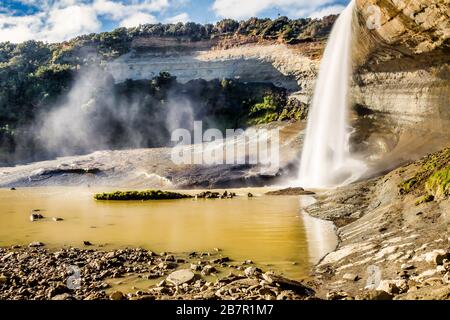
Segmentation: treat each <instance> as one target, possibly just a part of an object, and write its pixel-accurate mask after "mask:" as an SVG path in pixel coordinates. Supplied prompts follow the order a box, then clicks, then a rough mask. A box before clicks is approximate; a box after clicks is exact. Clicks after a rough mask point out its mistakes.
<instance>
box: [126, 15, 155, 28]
mask: <svg viewBox="0 0 450 320" xmlns="http://www.w3.org/2000/svg"><path fill="white" fill-rule="evenodd" d="M155 22H157V19H156V18H155V17H154V16H152V15H151V14H148V13H142V12H138V13H135V14H133V15H131V16H129V17H127V18H125V19H123V20H122V21H121V22H120V26H121V27H126V28H131V27H136V26H138V25H140V24H146V23H155Z"/></svg>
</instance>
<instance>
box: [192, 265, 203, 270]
mask: <svg viewBox="0 0 450 320" xmlns="http://www.w3.org/2000/svg"><path fill="white" fill-rule="evenodd" d="M201 269H202V266H201V265H199V264H194V263H191V270H193V271H200V270H201Z"/></svg>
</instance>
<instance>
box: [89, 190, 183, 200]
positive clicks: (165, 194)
mask: <svg viewBox="0 0 450 320" xmlns="http://www.w3.org/2000/svg"><path fill="white" fill-rule="evenodd" d="M187 198H192V196H190V195H186V194H181V193H176V192H169V191H161V190H148V191H116V192H110V193H98V194H96V195H94V199H95V200H106V201H148V200H177V199H187Z"/></svg>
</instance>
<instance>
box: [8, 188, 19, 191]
mask: <svg viewBox="0 0 450 320" xmlns="http://www.w3.org/2000/svg"><path fill="white" fill-rule="evenodd" d="M9 190H11V191H16V190H17V189H16V188H11V189H9Z"/></svg>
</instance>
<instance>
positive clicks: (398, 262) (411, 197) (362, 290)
mask: <svg viewBox="0 0 450 320" xmlns="http://www.w3.org/2000/svg"><path fill="white" fill-rule="evenodd" d="M448 156H449V149H445V150H443V151H441V152H439V153H436V154H433V155H431V156H429V157H426V158H424V159H422V160H421V161H417V162H414V163H412V164H410V165H407V166H404V167H402V168H399V169H397V170H395V171H393V172H391V173H389V174H387V175H385V176H382V177H380V178H378V179H374V180H370V181H367V182H362V183H359V184H356V185H353V186H349V187H344V188H340V189H339V190H337V191H336V190H333V191H329V192H326V193H323V194H320V195H318V196H317V199H319V201H318V202H316V203H315V204H313V205H312V206H310V207H308V208H307V211H308V212H309V213H310V214H312V215H313V216H316V217H320V218H325V219H329V220H332V221H334V222H335V224H336V225H337V226H338V227H339V229H338V236H339V240H340V241H339V245H338V248H337V250H336V251H334V252H332V253H330V254H328V255H327V256H326V257H325V258H324V259H323V260H322V261H321V262H320V264H319V265H318V266H317V268H316V270H315V271H316V274H317V277H318V278H319V279H320V281H321V286H320V287H321V290H322V294H323V295H326V294H327V293H328V294H329V293H330V291H335V292H337V293H340V298H337V299H344V298H350V297H351V298H357V299H358V298H360V299H365V298H373V296H372V295H373V294H375V293H376V294H379V292H374V291H381V292H384V295H385V298H389V299H392V298H394V297H395V299H448V297H449V293H450V284H449V281H448V279H449V278H448V277H449V274H450V273H449V272H450V261H449V260H448V255H449V248H450V247H449V229H448V227H449V219H450V216H449V212H450V211H449V208H450V198H448V197H444V198H439V199H437V198H436V199H435V200H431V199H430V200H428V201H418V200H420V199H421V195H422V191H421V190H423V182H422V183H420V182H419V181H420V179H418V178H414V177H415V176H416V175H417V174H418V172H423V173H424V174H425V177H424V178H423V179H424V180H425V181H426V180H427V179H429V178H427V177H429V176H430V175H431V174H432V172H433V171H434V170H435V171H437V170H439V168H440V167H442V166H448V165H449V163H448ZM430 168H435V169H434V170H433V169H430ZM412 177H413V178H414V179H416V180H417V181H418V182H417V189H418V190H415V191H414V192H410V193H408V194H406V193H405V192H404V191H402V188H403V185H404V184H405V183H407V184H408V185H412V184H413V183H412V182H411V181H412V180H411V178H412ZM416 180H415V181H416ZM419 189H420V190H419ZM342 291H345V294H343V293H342ZM386 294H387V295H388V296H386ZM330 297H332V296H330ZM334 298H336V295H334Z"/></svg>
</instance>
